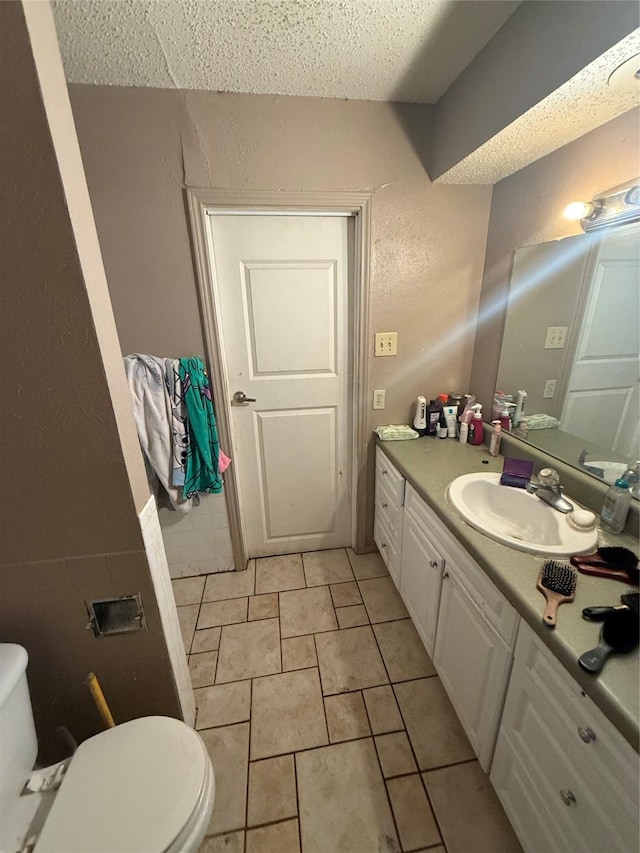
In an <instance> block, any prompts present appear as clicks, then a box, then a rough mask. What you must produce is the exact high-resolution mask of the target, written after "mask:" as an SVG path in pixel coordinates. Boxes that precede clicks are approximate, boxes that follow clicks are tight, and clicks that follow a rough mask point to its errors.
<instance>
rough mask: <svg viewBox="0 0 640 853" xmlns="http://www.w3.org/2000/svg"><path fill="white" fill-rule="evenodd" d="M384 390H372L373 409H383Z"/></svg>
mask: <svg viewBox="0 0 640 853" xmlns="http://www.w3.org/2000/svg"><path fill="white" fill-rule="evenodd" d="M385 396H386V395H385V392H384V391H374V392H373V408H374V409H384V403H385V399H384V398H385Z"/></svg>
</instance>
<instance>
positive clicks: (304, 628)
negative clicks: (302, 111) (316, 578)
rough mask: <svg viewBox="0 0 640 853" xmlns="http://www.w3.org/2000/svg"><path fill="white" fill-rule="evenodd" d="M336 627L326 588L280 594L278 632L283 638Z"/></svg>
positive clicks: (329, 596)
mask: <svg viewBox="0 0 640 853" xmlns="http://www.w3.org/2000/svg"><path fill="white" fill-rule="evenodd" d="M337 627H338V623H337V621H336V615H335V612H334V609H333V604H332V602H331V594H330V593H329V587H328V586H322V587H318V588H316V589H296V590H292V591H290V592H281V593H280V630H281V632H282V636H283V637H299V636H302V635H303V634H315V633H316V632H317V631H333V630H335V629H336V628H337Z"/></svg>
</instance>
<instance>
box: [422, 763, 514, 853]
mask: <svg viewBox="0 0 640 853" xmlns="http://www.w3.org/2000/svg"><path fill="white" fill-rule="evenodd" d="M422 775H423V778H424V780H425V784H426V786H427V791H428V792H429V798H430V799H431V802H432V804H433V808H434V811H435V813H436V817H437V819H438V823H439V824H440V830H441V832H442V836H443V840H444V843H445V845H446V847H447V850H448V851H449V853H467V851H468V850H473V851H474V853H494V851H496V850H499V851H500V853H521V851H522V848H521V846H520V844H519V842H518V839H517V838H516V836H515V833H514V831H513V829H512V828H511V824H510V823H509V821H508V820H507V818H506V815H505V813H504V811H503V809H502V806H501V805H500V801H499V800H498V797H497V796H496V793H495V791H494V790H493V787H492V785H491V782H490V781H489V777H488V776H487V775H486V774H485V773H484V772H483V771H482V768H481V767H480V765H479V764H478V762H477V761H470V762H469V763H468V764H459V765H457V766H456V767H443V768H441V769H440V770H432V771H431V772H430V773H423V774H422ZM463 803H464V806H462V804H463ZM461 815H463V816H464V820H461Z"/></svg>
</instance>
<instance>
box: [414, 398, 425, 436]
mask: <svg viewBox="0 0 640 853" xmlns="http://www.w3.org/2000/svg"><path fill="white" fill-rule="evenodd" d="M413 428H414V429H415V431H416V432H417V433H418V435H426V433H427V401H426V399H425V398H424V397H418V399H417V400H416V414H415V417H414V418H413Z"/></svg>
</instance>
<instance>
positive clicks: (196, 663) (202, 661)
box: [189, 651, 218, 687]
mask: <svg viewBox="0 0 640 853" xmlns="http://www.w3.org/2000/svg"><path fill="white" fill-rule="evenodd" d="M217 660H218V652H215V651H214V652H201V653H200V654H197V655H189V675H190V676H191V684H192V686H193V687H207V686H208V685H209V684H213V682H214V681H215V679H216V662H217Z"/></svg>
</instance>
